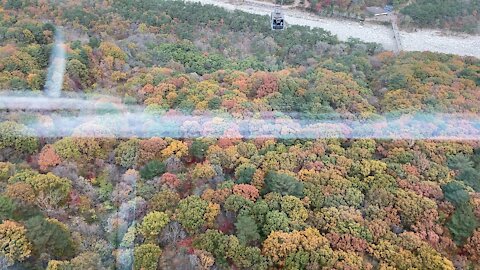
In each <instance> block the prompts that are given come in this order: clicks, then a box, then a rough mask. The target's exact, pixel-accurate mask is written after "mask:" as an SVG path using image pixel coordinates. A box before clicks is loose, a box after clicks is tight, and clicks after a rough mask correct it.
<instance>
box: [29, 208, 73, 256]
mask: <svg viewBox="0 0 480 270" xmlns="http://www.w3.org/2000/svg"><path fill="white" fill-rule="evenodd" d="M25 227H26V228H27V237H28V239H29V240H30V241H31V242H32V244H33V251H34V253H35V254H36V255H39V254H41V253H47V254H50V256H51V257H52V258H53V259H60V260H65V259H70V258H72V257H73V255H74V254H75V250H76V247H75V243H74V241H73V239H72V236H71V233H70V231H69V230H68V228H67V226H66V225H65V224H63V223H61V222H59V221H58V220H56V219H45V218H43V217H41V216H36V217H33V218H31V219H29V220H27V221H26V222H25Z"/></svg>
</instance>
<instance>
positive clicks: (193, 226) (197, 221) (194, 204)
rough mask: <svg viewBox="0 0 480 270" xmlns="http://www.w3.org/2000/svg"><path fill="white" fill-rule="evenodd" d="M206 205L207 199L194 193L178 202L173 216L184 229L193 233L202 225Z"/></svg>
mask: <svg viewBox="0 0 480 270" xmlns="http://www.w3.org/2000/svg"><path fill="white" fill-rule="evenodd" d="M207 207H208V202H207V201H205V200H202V199H201V198H200V197H198V196H196V195H192V196H188V197H187V198H185V199H183V200H181V201H180V203H179V204H178V207H177V211H176V214H175V217H176V219H177V220H178V222H180V224H182V226H183V227H185V229H187V230H188V231H189V232H191V233H193V232H195V231H197V230H198V229H199V228H200V227H202V226H203V225H204V223H205V218H204V215H205V212H206V211H207Z"/></svg>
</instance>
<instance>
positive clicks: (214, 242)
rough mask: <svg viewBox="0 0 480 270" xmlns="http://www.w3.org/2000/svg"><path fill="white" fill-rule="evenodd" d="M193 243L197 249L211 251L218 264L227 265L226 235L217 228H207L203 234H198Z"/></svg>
mask: <svg viewBox="0 0 480 270" xmlns="http://www.w3.org/2000/svg"><path fill="white" fill-rule="evenodd" d="M193 244H194V246H195V247H197V248H199V249H203V250H206V251H208V252H210V253H212V254H213V256H214V257H215V259H216V261H217V263H218V264H219V265H221V266H226V265H227V256H226V252H227V247H228V236H227V235H225V234H223V233H221V232H220V231H217V230H207V231H206V232H205V233H204V234H201V235H199V236H198V237H197V239H195V241H194V242H193Z"/></svg>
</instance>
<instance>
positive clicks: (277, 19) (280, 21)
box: [270, 8, 285, 30]
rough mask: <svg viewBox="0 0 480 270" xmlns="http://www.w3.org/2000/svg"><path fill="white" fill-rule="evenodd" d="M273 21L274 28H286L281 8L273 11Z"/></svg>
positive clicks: (271, 17)
mask: <svg viewBox="0 0 480 270" xmlns="http://www.w3.org/2000/svg"><path fill="white" fill-rule="evenodd" d="M270 19H271V22H272V30H284V29H285V17H284V16H283V13H282V11H281V10H280V9H279V8H276V9H275V10H274V11H272V14H271V16H270Z"/></svg>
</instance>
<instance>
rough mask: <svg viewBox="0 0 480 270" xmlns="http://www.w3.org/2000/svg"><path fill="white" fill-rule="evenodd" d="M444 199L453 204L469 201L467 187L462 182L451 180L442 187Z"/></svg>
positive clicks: (457, 204)
mask: <svg viewBox="0 0 480 270" xmlns="http://www.w3.org/2000/svg"><path fill="white" fill-rule="evenodd" d="M442 190H443V194H444V196H445V199H446V200H447V201H449V202H451V203H453V204H454V205H455V206H459V205H462V204H465V203H468V202H469V201H470V195H469V194H468V191H467V187H466V186H465V184H464V183H463V182H460V181H451V182H448V183H447V184H445V185H444V186H443V187H442Z"/></svg>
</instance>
